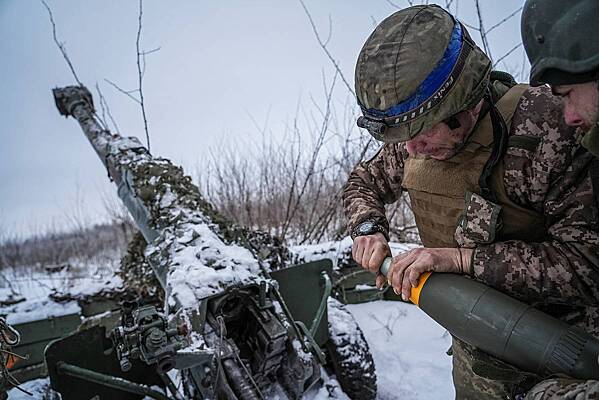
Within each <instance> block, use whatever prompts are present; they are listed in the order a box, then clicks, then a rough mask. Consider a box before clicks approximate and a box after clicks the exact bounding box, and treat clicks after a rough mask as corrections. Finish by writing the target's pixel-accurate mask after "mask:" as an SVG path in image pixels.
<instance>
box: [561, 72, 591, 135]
mask: <svg viewBox="0 0 599 400" xmlns="http://www.w3.org/2000/svg"><path fill="white" fill-rule="evenodd" d="M551 89H552V91H553V94H555V95H557V96H560V97H561V98H562V99H563V100H564V119H565V120H566V124H568V125H570V126H580V127H583V128H585V129H589V128H590V127H591V126H592V125H593V124H594V123H595V122H597V118H598V117H599V89H598V88H597V82H585V83H578V84H574V85H557V86H553V87H552V88H551Z"/></svg>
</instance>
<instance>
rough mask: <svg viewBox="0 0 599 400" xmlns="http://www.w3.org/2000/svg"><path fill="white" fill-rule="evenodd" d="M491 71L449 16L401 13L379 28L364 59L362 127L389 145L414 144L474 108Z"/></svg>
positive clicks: (359, 73) (359, 84)
mask: <svg viewBox="0 0 599 400" xmlns="http://www.w3.org/2000/svg"><path fill="white" fill-rule="evenodd" d="M490 70H491V61H490V60H489V58H488V57H487V56H486V55H485V54H484V53H483V52H482V50H480V49H479V48H478V47H477V46H476V45H475V44H474V42H473V41H472V39H471V38H470V36H469V35H468V32H467V31H466V29H465V28H464V26H463V25H462V24H461V23H459V22H458V21H456V20H455V19H454V18H453V17H452V16H451V15H450V14H449V13H448V12H447V11H445V10H444V9H442V8H441V7H438V6H434V5H427V6H414V7H409V8H406V9H403V10H400V11H398V12H396V13H394V14H392V15H391V16H389V17H388V18H386V19H385V20H384V21H382V22H381V23H380V24H379V25H378V26H377V27H376V29H375V30H374V32H373V33H372V34H371V35H370V37H369V38H368V39H367V40H366V43H365V44H364V46H363V47H362V50H361V51H360V55H359V56H358V61H357V64H356V76H355V78H356V96H357V100H358V104H359V105H360V108H361V109H362V113H363V115H364V116H363V117H360V118H359V119H358V126H360V127H362V128H366V129H368V131H369V132H370V133H371V134H372V135H373V136H374V137H375V138H376V139H378V140H382V141H384V142H403V141H407V140H410V139H412V138H413V137H414V136H416V135H417V134H419V133H420V132H422V131H425V130H427V129H429V128H431V127H432V126H433V125H435V124H437V123H439V122H441V121H444V120H447V119H449V118H451V117H452V116H454V115H455V114H457V113H459V112H461V111H464V110H467V109H470V108H472V107H474V106H475V105H476V104H477V103H478V102H479V101H480V100H481V99H482V97H483V95H484V93H485V90H486V88H487V86H488V82H489V73H490Z"/></svg>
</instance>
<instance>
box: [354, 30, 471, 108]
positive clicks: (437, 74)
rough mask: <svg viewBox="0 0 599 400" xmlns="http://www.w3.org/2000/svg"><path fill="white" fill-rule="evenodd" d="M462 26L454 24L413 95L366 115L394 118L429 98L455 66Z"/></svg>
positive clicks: (460, 42) (460, 41)
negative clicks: (433, 62) (437, 56)
mask: <svg viewBox="0 0 599 400" xmlns="http://www.w3.org/2000/svg"><path fill="white" fill-rule="evenodd" d="M461 25H462V24H460V23H459V22H456V24H455V26H454V28H453V31H452V33H451V39H450V40H449V44H448V45H447V48H446V49H445V53H444V54H443V57H442V58H441V60H440V61H439V63H437V66H436V67H435V69H433V71H432V72H431V73H430V74H428V76H427V77H426V79H424V81H423V82H422V83H421V84H420V86H418V88H416V91H415V92H414V94H412V95H411V96H410V97H408V98H407V99H405V100H404V101H402V102H401V103H399V104H397V105H395V106H393V107H390V108H388V109H386V110H383V111H381V110H377V109H375V108H369V109H367V110H364V111H365V112H366V113H367V114H369V115H371V116H373V117H377V118H389V117H395V116H398V115H400V114H404V113H406V112H408V111H412V110H415V109H418V108H419V107H421V106H422V105H423V104H424V103H425V102H426V101H427V100H428V99H429V98H430V97H431V96H433V95H434V94H435V93H436V92H437V91H438V90H439V89H440V88H441V87H442V86H443V84H444V83H445V81H447V79H448V78H449V76H450V74H451V71H452V70H453V67H454V66H455V64H456V62H457V60H458V58H459V55H460V51H461V50H462V42H463V41H462V26H461Z"/></svg>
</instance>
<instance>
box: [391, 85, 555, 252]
mask: <svg viewBox="0 0 599 400" xmlns="http://www.w3.org/2000/svg"><path fill="white" fill-rule="evenodd" d="M527 87H528V86H527V85H516V86H513V87H512V88H511V89H509V90H508V91H507V92H506V93H505V94H504V95H503V96H502V97H501V98H500V99H499V100H498V101H497V103H496V104H495V106H496V107H497V110H498V111H499V114H500V115H501V117H502V118H503V120H504V121H505V124H506V125H507V128H508V129H507V132H506V134H507V133H508V132H509V131H510V126H511V120H512V116H513V114H514V112H515V110H516V107H517V105H518V101H519V99H520V97H521V96H522V94H523V92H524V91H525V90H526V88H527ZM493 144H494V140H493V125H492V120H491V112H487V113H486V115H485V116H484V117H483V118H482V119H481V120H480V121H479V123H478V124H477V126H476V127H475V130H474V132H473V133H472V134H471V137H470V138H469V140H468V141H467V143H466V144H465V146H464V148H463V149H462V150H461V151H460V152H459V153H458V154H456V155H455V156H454V157H452V158H450V159H448V160H443V161H439V160H435V159H432V158H429V157H425V156H420V155H416V156H409V157H408V158H407V159H406V161H405V164H404V172H403V181H402V187H403V188H404V189H405V190H407V192H408V194H409V196H410V201H411V205H412V210H413V212H414V217H415V220H416V225H417V226H418V232H419V234H420V238H421V240H422V243H423V244H424V246H425V247H457V246H460V247H475V246H476V245H477V244H488V243H492V242H494V241H497V240H510V239H526V240H527V241H537V240H542V238H543V237H545V235H546V228H545V226H544V218H543V216H542V215H541V214H539V213H537V212H536V211H534V210H530V209H526V208H523V207H521V206H520V205H518V204H516V203H514V202H513V201H512V200H511V199H510V198H509V197H508V195H507V193H506V190H505V187H504V181H503V179H504V165H503V154H501V158H500V161H499V162H498V163H497V164H495V165H494V166H493V167H492V169H491V170H490V171H491V175H490V179H489V188H490V189H491V192H492V193H494V199H493V200H494V201H495V202H494V201H491V200H490V199H488V198H485V197H483V195H482V194H481V188H480V186H479V179H480V177H481V174H482V173H483V171H484V170H485V166H486V165H487V161H488V160H489V157H490V156H491V154H492V151H493ZM510 144H511V141H508V146H510Z"/></svg>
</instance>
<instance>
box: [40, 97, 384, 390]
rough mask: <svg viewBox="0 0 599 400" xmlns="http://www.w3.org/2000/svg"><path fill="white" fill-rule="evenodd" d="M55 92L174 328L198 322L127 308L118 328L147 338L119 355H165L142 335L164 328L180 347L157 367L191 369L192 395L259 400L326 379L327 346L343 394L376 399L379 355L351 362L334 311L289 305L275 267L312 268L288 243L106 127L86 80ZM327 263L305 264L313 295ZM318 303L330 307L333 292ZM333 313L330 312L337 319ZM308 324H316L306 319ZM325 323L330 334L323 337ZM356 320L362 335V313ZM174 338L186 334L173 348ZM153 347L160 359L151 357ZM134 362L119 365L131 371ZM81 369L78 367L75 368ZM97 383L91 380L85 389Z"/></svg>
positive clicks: (185, 373)
mask: <svg viewBox="0 0 599 400" xmlns="http://www.w3.org/2000/svg"><path fill="white" fill-rule="evenodd" d="M53 93H54V98H55V101H56V105H57V107H58V110H59V112H60V113H61V114H62V115H64V116H67V117H68V116H72V117H73V118H75V119H76V120H77V121H78V122H79V124H80V126H81V128H82V130H83V132H84V134H85V136H86V137H87V138H88V140H89V142H90V143H91V144H92V147H93V148H94V150H95V151H96V153H97V154H98V156H99V158H100V160H102V162H103V164H104V166H105V167H106V169H107V170H108V174H109V176H110V178H111V179H112V180H113V181H114V182H115V184H116V185H117V187H118V195H119V197H120V199H121V200H122V201H123V203H124V204H125V205H126V207H127V208H128V210H129V212H130V213H131V215H132V217H133V219H134V221H135V223H136V225H137V227H138V228H139V230H140V231H141V233H142V234H143V236H144V238H145V240H146V241H147V243H148V247H147V249H146V251H145V256H146V258H147V260H148V261H149V263H150V265H151V267H152V269H153V271H154V273H155V275H156V277H157V278H158V281H159V282H160V285H161V286H162V287H163V289H164V291H165V304H164V306H165V313H166V315H167V319H168V326H171V327H172V326H180V325H182V324H183V325H185V326H186V327H187V328H188V330H189V332H188V333H186V334H183V335H180V336H177V335H175V334H171V336H168V335H167V334H166V332H167V331H168V332H173V331H172V328H171V330H170V331H169V328H168V326H167V324H166V323H165V324H162V323H161V322H160V317H156V316H155V314H156V313H155V312H154V310H148V309H147V307H145V308H144V307H141V308H139V309H138V310H134V311H129V312H128V313H127V314H126V315H127V317H125V316H123V317H122V318H121V319H122V321H121V327H120V328H117V329H121V332H124V331H128V330H129V331H132V330H133V329H138V330H137V331H136V332H134V333H135V335H136V336H134V337H135V338H138V339H140V340H139V341H138V342H136V343H142V345H141V346H138V347H139V348H138V347H135V348H130V346H129V344H130V341H128V340H127V335H120V336H119V337H120V338H121V340H120V341H118V346H119V347H118V350H119V351H117V353H118V354H119V355H122V354H127V355H131V354H133V355H137V358H139V359H140V360H141V361H145V362H146V364H150V363H153V362H157V361H159V359H160V354H161V349H160V348H159V349H156V348H151V349H150V347H152V346H149V347H148V346H145V344H144V343H146V342H145V339H147V338H148V337H149V336H150V334H152V335H153V337H154V339H156V341H155V343H154V344H156V343H161V342H160V340H158V339H157V338H158V337H159V336H160V337H162V338H163V342H164V343H165V344H169V347H168V349H169V352H170V354H171V355H172V353H173V349H177V350H176V352H175V354H174V357H173V359H174V362H173V363H164V362H163V363H158V364H159V365H162V366H164V365H169V366H170V365H171V364H172V365H173V366H174V367H175V368H176V369H178V370H181V371H182V373H181V374H180V379H182V381H183V389H184V392H185V397H186V398H215V397H219V398H221V397H224V398H244V399H245V398H250V399H251V398H265V397H269V396H270V395H272V394H274V393H279V394H280V393H281V392H282V393H284V394H285V395H286V396H287V397H288V398H292V399H295V398H300V397H301V396H302V395H303V394H304V393H305V392H306V391H307V390H309V389H310V388H312V387H315V386H317V385H318V384H320V383H321V382H322V377H321V368H320V366H321V365H322V366H324V364H325V355H324V354H323V351H322V350H321V348H324V347H325V345H326V349H327V350H328V355H329V359H332V362H331V361H329V364H331V363H332V364H333V365H330V366H331V370H334V371H335V372H336V373H337V376H338V377H339V378H340V382H341V386H342V388H343V390H344V391H345V392H346V394H347V395H348V396H350V397H352V398H374V397H375V394H376V377H375V375H374V364H373V362H372V357H371V355H370V353H369V352H368V348H367V344H366V342H365V341H364V340H362V342H361V344H360V345H361V346H362V347H363V349H362V350H365V351H362V352H361V354H363V355H364V356H363V358H364V359H363V360H360V362H359V363H350V364H347V363H344V362H342V360H339V359H338V357H335V355H338V353H339V352H336V351H335V350H336V349H338V346H337V343H336V342H335V341H334V340H328V336H329V335H328V334H327V328H326V322H327V321H326V319H327V318H326V312H325V313H324V317H323V318H314V321H313V320H312V319H311V318H313V315H311V318H310V320H309V321H307V322H306V324H302V323H297V322H296V321H294V318H293V316H292V314H291V312H290V311H289V309H292V311H293V307H292V306H291V304H290V307H287V304H286V302H289V303H293V299H286V298H285V296H284V294H285V293H283V290H282V289H281V291H279V283H278V282H277V281H275V280H274V279H273V278H272V277H271V275H270V272H272V271H279V272H281V271H283V272H285V271H287V270H290V271H291V270H293V269H294V268H302V267H303V266H298V267H293V268H288V269H284V267H287V264H288V260H289V252H288V250H287V248H286V247H285V246H284V245H283V244H282V243H281V242H280V240H278V239H277V238H275V237H272V236H270V235H269V234H266V233H263V232H257V231H252V230H249V229H246V228H242V227H239V226H236V225H235V224H232V223H231V222H230V221H228V220H226V219H225V218H223V217H222V216H221V215H220V214H219V213H218V212H217V211H216V210H215V209H214V208H213V207H212V205H211V204H210V203H208V202H207V201H205V200H204V199H203V198H202V196H201V195H200V193H199V190H198V188H197V187H196V186H194V185H193V184H192V182H191V178H189V177H188V176H185V175H184V173H183V170H182V169H181V168H180V167H176V166H174V165H173V164H172V163H171V162H170V161H168V160H166V159H162V158H155V157H153V156H152V155H151V154H150V153H149V152H148V151H147V150H146V149H145V148H144V147H143V145H142V144H141V143H140V142H139V141H138V140H137V139H136V138H123V137H121V136H119V135H114V134H111V133H110V132H109V131H108V130H106V129H104V128H103V127H102V125H101V123H100V122H99V119H98V118H97V116H96V115H95V111H94V107H93V100H92V97H91V94H90V93H89V91H88V90H87V89H86V88H84V87H82V86H70V87H65V88H61V89H54V91H53ZM326 265H330V263H329V264H327V263H324V264H323V263H320V264H318V263H317V264H316V265H314V263H312V266H311V267H310V266H308V267H309V268H306V271H308V270H310V271H316V272H315V273H312V275H313V276H314V275H315V274H316V275H315V276H316V277H317V280H316V281H315V282H316V284H315V285H313V291H312V292H311V293H314V296H315V297H320V296H322V286H323V285H322V283H321V282H320V276H321V275H320V273H321V272H322V270H326ZM329 269H330V267H329ZM306 275H310V274H306ZM283 276H284V274H283ZM282 279H283V280H285V277H283V278H282ZM281 293H283V295H281ZM325 295H326V293H325ZM320 303H322V304H323V305H324V306H326V301H320ZM317 304H318V301H317ZM320 308H321V309H322V310H324V308H323V307H322V306H321V307H320ZM322 310H321V311H322ZM334 314H338V312H337V313H334ZM124 315H125V314H124ZM144 315H145V316H146V317H144ZM320 316H322V312H321V315H320ZM125 318H128V321H125ZM144 318H145V319H144ZM154 320H155V321H156V322H154ZM334 320H335V317H334V316H333V318H331V319H330V320H329V321H328V323H329V325H331V324H334V322H335V321H334ZM132 321H137V322H132ZM310 323H313V325H314V324H316V325H317V326H312V327H310V326H308V328H311V329H308V328H306V325H309V324H310ZM344 323H347V319H346V320H345V321H344ZM142 326H143V327H145V328H143V329H142V328H140V327H142ZM160 326H164V332H161V331H156V327H160ZM322 326H324V328H323V327H322ZM319 327H320V329H321V330H322V329H324V332H325V334H324V336H323V335H320V336H321V337H319V338H317V337H316V333H317V332H318V328H319ZM353 329H354V330H356V331H357V332H358V333H359V335H362V334H361V331H360V330H359V327H358V326H357V324H355V321H354V326H353ZM329 331H331V328H330V326H329ZM117 336H118V335H117ZM171 338H172V340H171ZM173 341H180V342H181V343H180V344H176V345H174V344H173V343H174V342H173ZM353 344H354V345H355V343H353ZM341 345H347V344H339V346H341ZM115 346H116V344H115ZM144 346H145V347H144ZM150 350H151V351H150ZM47 353H48V352H47ZM57 353H59V352H58V351H55V352H54V355H55V356H56V354H57ZM150 353H151V354H152V355H153V356H152V357H147V354H150ZM157 354H158V356H156V355H157ZM144 357H145V358H144ZM59 358H60V357H59ZM47 359H48V355H47ZM71 361H72V360H71ZM128 361H129V360H127V361H126V362H123V361H122V360H121V363H122V364H123V363H124V364H125V365H127V367H128V368H130V365H129V363H128ZM73 362H74V361H73ZM53 363H54V367H49V369H50V376H51V378H53V376H54V377H55V378H56V379H55V380H56V381H59V380H61V379H63V378H64V371H58V370H57V369H56V368H55V367H56V365H64V364H65V362H64V360H53ZM61 363H62V364H61ZM49 364H50V362H49ZM53 368H54V369H53ZM356 368H363V369H365V373H364V374H363V375H364V376H367V377H369V379H368V380H366V381H364V382H363V383H362V385H359V387H357V386H356V385H355V382H350V383H352V384H347V383H346V384H344V379H341V378H343V377H344V376H345V377H347V376H355V375H356V371H353V369H356ZM121 369H122V368H121ZM133 369H135V365H134V366H133ZM156 369H157V370H158V371H157V372H158V375H159V376H160V378H162V380H163V381H164V382H158V384H159V386H167V387H169V388H170V389H171V394H172V395H173V396H174V397H177V396H178V395H179V394H178V393H177V392H176V388H174V385H173V382H172V381H170V378H169V377H168V376H167V375H166V372H167V371H164V370H161V368H158V367H156ZM348 369H352V371H346V370H348ZM73 370H77V369H76V368H70V369H69V371H73ZM53 371H54V374H53ZM59 372H62V373H59ZM84 372H85V371H84ZM111 372H112V371H111ZM127 373H128V372H127V371H122V370H121V371H114V373H113V374H112V375H117V376H119V377H120V378H123V379H127V378H128V375H126V374H127ZM88 375H89V373H88ZM112 377H113V376H111V378H112ZM79 378H81V376H79ZM88 378H89V376H88ZM82 379H86V378H85V377H83V378H82ZM87 380H88V381H89V380H90V379H87ZM345 381H348V380H345ZM52 384H53V387H55V388H58V389H60V387H61V386H62V387H64V386H65V384H64V382H63V384H62V385H61V383H60V382H59V383H57V384H55V382H54V380H53V381H52ZM140 385H141V384H140ZM142 386H143V385H142ZM89 388H90V385H87V386H86V389H89ZM120 389H122V390H126V389H123V388H120ZM89 390H98V388H95V389H89ZM113 390H114V389H113ZM117 390H119V389H117ZM59 391H60V390H59ZM67 391H68V390H66V389H65V392H67ZM62 394H63V398H66V397H65V396H64V393H62ZM90 394H91V393H90ZM78 395H79V396H80V395H81V393H79V394H78ZM132 398H135V397H132Z"/></svg>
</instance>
